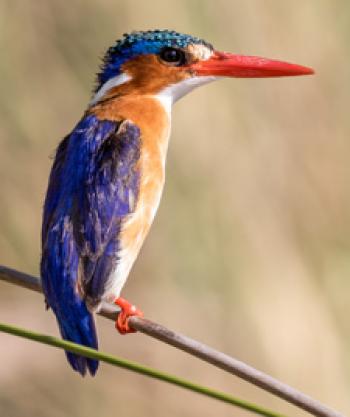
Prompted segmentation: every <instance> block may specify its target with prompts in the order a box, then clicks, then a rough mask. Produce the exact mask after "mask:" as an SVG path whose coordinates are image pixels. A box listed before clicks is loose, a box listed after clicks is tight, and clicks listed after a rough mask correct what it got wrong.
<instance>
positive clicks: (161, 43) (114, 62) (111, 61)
mask: <svg viewBox="0 0 350 417" xmlns="http://www.w3.org/2000/svg"><path fill="white" fill-rule="evenodd" d="M123 36H124V37H123V39H121V40H118V41H117V42H116V44H115V45H113V46H112V47H110V48H109V49H108V51H107V53H106V55H105V57H104V59H103V64H102V66H101V72H100V73H99V74H98V75H97V85H96V89H95V92H96V91H98V90H99V89H100V87H101V86H102V85H103V84H104V83H105V82H106V81H108V80H109V79H110V78H112V77H115V76H116V75H118V74H120V66H121V65H122V64H123V63H124V62H126V61H128V60H129V59H132V58H134V57H136V56H138V55H142V54H158V53H159V52H160V50H161V49H162V48H165V47H177V48H186V47H187V46H188V45H190V44H202V45H205V46H207V47H208V48H210V49H213V47H212V45H211V44H209V43H208V42H206V41H204V40H203V39H200V38H197V37H194V36H191V35H185V34H182V33H178V32H175V31H170V30H150V31H147V32H132V33H130V34H124V35H123Z"/></svg>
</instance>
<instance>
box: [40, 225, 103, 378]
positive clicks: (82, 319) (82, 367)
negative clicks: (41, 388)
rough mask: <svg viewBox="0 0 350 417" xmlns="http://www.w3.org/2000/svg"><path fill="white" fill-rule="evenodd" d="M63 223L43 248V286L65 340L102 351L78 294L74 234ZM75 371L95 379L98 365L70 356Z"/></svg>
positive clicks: (52, 230) (47, 238)
mask: <svg viewBox="0 0 350 417" xmlns="http://www.w3.org/2000/svg"><path fill="white" fill-rule="evenodd" d="M66 223H67V222H66V220H64V219H63V221H62V222H61V223H59V224H58V226H57V227H53V228H51V229H50V231H49V233H48V234H47V236H46V239H45V242H44V243H45V244H44V245H43V254H42V259H41V277H42V279H41V282H42V287H43V291H44V294H45V298H46V303H47V306H48V307H51V308H52V310H53V312H54V313H55V315H56V319H57V322H58V325H59V328H60V331H61V335H62V337H63V339H65V340H68V341H70V342H74V343H78V344H80V345H84V346H87V347H91V348H94V349H97V348H98V342H97V335H96V328H95V322H94V318H93V316H92V314H91V313H90V311H89V310H88V308H87V307H86V304H85V301H84V299H83V298H82V297H81V295H80V294H79V291H78V290H77V275H78V268H79V256H78V252H77V250H76V247H75V243H74V240H73V234H72V230H71V229H70V228H69V225H67V224H66ZM66 355H67V359H68V362H69V363H70V365H71V366H72V368H73V369H74V370H75V371H77V372H79V373H80V374H81V375H82V376H84V375H85V374H86V372H87V371H89V372H90V374H91V375H95V373H96V371H97V368H98V361H96V360H93V359H88V358H86V357H84V356H80V355H76V354H75V353H70V352H66Z"/></svg>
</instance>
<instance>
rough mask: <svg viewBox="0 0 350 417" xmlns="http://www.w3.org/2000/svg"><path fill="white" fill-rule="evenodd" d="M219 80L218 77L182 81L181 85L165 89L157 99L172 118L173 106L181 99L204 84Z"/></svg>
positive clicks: (193, 78) (202, 77)
mask: <svg viewBox="0 0 350 417" xmlns="http://www.w3.org/2000/svg"><path fill="white" fill-rule="evenodd" d="M217 79H218V77H214V76H201V77H192V78H187V79H185V80H183V81H180V82H179V83H176V84H172V85H169V86H168V87H165V88H164V89H163V90H162V91H160V92H159V93H158V94H157V95H156V96H155V97H156V98H157V99H158V100H159V101H160V102H161V104H162V105H163V107H164V109H165V111H166V112H167V113H168V115H169V116H170V113H171V108H172V105H173V104H174V103H176V102H177V101H178V100H180V98H181V97H183V96H185V95H186V94H187V93H190V92H191V91H192V90H194V89H195V88H197V87H200V86H201V85H204V84H208V83H211V82H213V81H215V80H217Z"/></svg>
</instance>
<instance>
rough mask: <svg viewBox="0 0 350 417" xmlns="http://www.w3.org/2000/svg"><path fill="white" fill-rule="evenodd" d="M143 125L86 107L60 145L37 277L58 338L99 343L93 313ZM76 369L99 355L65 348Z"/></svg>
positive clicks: (134, 188)
mask: <svg viewBox="0 0 350 417" xmlns="http://www.w3.org/2000/svg"><path fill="white" fill-rule="evenodd" d="M139 156H140V131H139V128H138V127H137V126H135V125H133V124H132V123H129V122H122V123H120V122H114V121H108V120H102V121H101V120H98V119H97V117H96V116H94V115H86V116H85V117H84V118H83V119H82V120H81V121H80V123H79V124H78V125H77V126H76V128H75V129H74V130H73V132H72V133H71V134H70V135H69V136H67V137H66V138H65V139H64V140H63V141H62V142H61V144H60V145H59V147H58V150H57V153H56V158H55V162H54V164H53V167H52V171H51V175H50V179H49V186H48V191H47V195H46V200H45V205H44V219H43V228H42V260H41V277H42V286H43V291H44V294H45V297H46V302H47V304H48V306H49V307H51V308H52V310H53V311H54V313H55V314H56V318H57V321H58V324H59V327H60V330H61V334H62V336H63V338H65V339H67V340H70V341H73V342H75V343H79V344H83V345H86V346H90V347H93V348H96V349H97V336H96V331H95V325H94V321H93V317H92V315H91V314H90V312H89V311H88V309H87V307H86V304H85V301H86V300H88V302H89V304H91V305H97V304H98V303H99V302H100V300H101V296H102V294H103V292H104V290H105V288H106V285H107V281H108V278H109V277H110V274H111V272H112V270H113V269H114V268H115V266H116V263H117V252H118V248H119V246H118V245H119V241H118V234H119V231H120V226H121V222H122V220H123V218H124V217H125V216H126V215H127V214H129V213H130V212H131V211H132V210H133V209H134V205H135V204H136V201H137V197H138V187H139V172H138V170H137V168H136V164H137V161H138V159H139ZM67 358H68V360H69V362H70V364H71V365H72V367H73V369H75V370H76V371H78V372H80V373H81V374H82V375H84V374H85V373H86V371H87V369H88V370H89V371H90V373H91V374H92V375H93V374H95V372H96V370H97V366H98V363H97V362H96V361H94V360H92V359H87V358H84V357H80V356H77V355H75V354H71V353H67Z"/></svg>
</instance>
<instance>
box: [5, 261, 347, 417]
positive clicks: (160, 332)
mask: <svg viewBox="0 0 350 417" xmlns="http://www.w3.org/2000/svg"><path fill="white" fill-rule="evenodd" d="M0 280H3V281H7V282H9V283H11V284H16V285H19V286H22V287H24V288H28V289H30V290H34V291H37V292H41V285H40V280H39V279H38V278H36V277H33V276H31V275H27V274H25V273H23V272H19V271H16V270H14V269H11V268H7V267H5V266H0ZM99 314H100V315H102V316H103V317H106V318H108V319H111V320H114V321H115V320H116V317H117V314H118V311H117V310H116V309H115V308H114V307H113V306H110V305H104V306H103V308H102V309H101V311H100V312H99ZM129 323H130V324H131V325H132V327H134V328H135V329H136V330H139V331H140V332H142V333H145V334H147V335H148V336H151V337H154V338H156V339H158V340H160V341H162V342H164V343H167V344H169V345H171V346H174V347H176V348H178V349H181V350H183V351H185V352H187V353H189V354H191V355H193V356H195V357H197V358H200V359H202V360H204V361H206V362H208V363H210V364H212V365H214V366H216V367H218V368H220V369H223V370H224V371H226V372H229V373H231V374H233V375H236V376H238V377H239V378H242V379H244V380H245V381H247V382H250V383H251V384H254V385H256V386H258V387H260V388H262V389H264V390H265V391H268V392H270V393H271V394H274V395H276V396H278V397H280V398H282V399H284V400H286V401H288V402H290V403H291V404H294V405H296V406H297V407H299V408H301V409H303V410H305V411H308V412H309V413H311V414H313V415H314V416H317V417H344V416H343V415H342V414H341V413H339V412H338V411H335V410H333V409H331V408H329V407H327V406H325V405H323V404H321V403H320V402H319V401H317V400H315V399H313V398H311V397H309V396H308V395H306V394H304V393H302V392H300V391H298V390H296V389H295V388H292V387H290V386H289V385H287V384H284V383H283V382H281V381H278V380H277V379H275V378H273V377H271V376H270V375H267V374H265V373H263V372H261V371H259V370H257V369H255V368H253V367H251V366H249V365H247V364H245V363H243V362H241V361H239V360H237V359H235V358H232V357H230V356H228V355H225V354H224V353H222V352H219V351H217V350H215V349H212V348H210V347H209V346H206V345H204V344H202V343H200V342H198V341H196V340H193V339H191V338H189V337H187V336H184V335H181V334H179V333H175V332H173V331H171V330H169V329H167V328H166V327H164V326H162V325H160V324H158V323H154V322H151V321H150V320H147V319H144V318H140V317H130V319H129Z"/></svg>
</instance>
